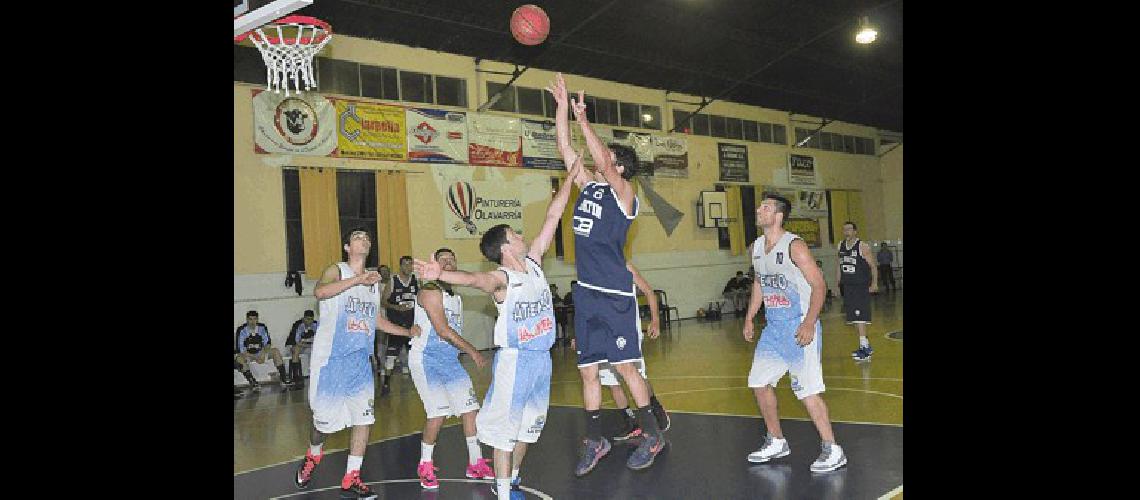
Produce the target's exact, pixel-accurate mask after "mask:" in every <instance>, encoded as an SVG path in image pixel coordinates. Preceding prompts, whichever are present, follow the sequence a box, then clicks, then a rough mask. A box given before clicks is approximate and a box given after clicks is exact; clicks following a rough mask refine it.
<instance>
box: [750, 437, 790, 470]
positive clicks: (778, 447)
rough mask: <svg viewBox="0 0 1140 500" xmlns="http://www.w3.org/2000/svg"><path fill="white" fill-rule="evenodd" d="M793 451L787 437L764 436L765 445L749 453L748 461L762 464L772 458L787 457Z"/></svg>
mask: <svg viewBox="0 0 1140 500" xmlns="http://www.w3.org/2000/svg"><path fill="white" fill-rule="evenodd" d="M791 453H792V449H791V448H789V447H788V441H787V440H786V439H781V438H774V437H772V436H765V437H764V445H763V446H761V447H760V449H759V450H756V451H754V452H752V453H749V454H748V461H749V462H752V463H754V464H761V463H764V462H767V461H769V460H772V459H773V458H780V457H786V456H788V455H789V454H791Z"/></svg>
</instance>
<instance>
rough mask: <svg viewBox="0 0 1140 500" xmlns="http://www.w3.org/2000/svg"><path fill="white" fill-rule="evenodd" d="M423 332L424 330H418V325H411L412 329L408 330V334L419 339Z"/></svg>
mask: <svg viewBox="0 0 1140 500" xmlns="http://www.w3.org/2000/svg"><path fill="white" fill-rule="evenodd" d="M423 332H424V330H423V329H422V328H420V325H412V327H411V328H409V329H408V333H411V334H412V336H413V337H419V336H420V334H421V333H423Z"/></svg>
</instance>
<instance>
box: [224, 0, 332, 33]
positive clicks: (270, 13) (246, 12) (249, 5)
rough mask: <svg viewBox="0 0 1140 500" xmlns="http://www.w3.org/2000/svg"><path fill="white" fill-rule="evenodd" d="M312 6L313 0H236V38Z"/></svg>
mask: <svg viewBox="0 0 1140 500" xmlns="http://www.w3.org/2000/svg"><path fill="white" fill-rule="evenodd" d="M312 4H313V0H234V37H237V36H238V35H241V34H242V33H245V32H247V31H249V30H252V29H254V28H257V27H259V26H262V25H264V24H265V23H268V22H269V21H273V20H275V19H279V18H281V17H284V16H287V15H289V14H290V13H292V12H294V11H296V10H297V9H300V8H302V7H305V6H307V5H312Z"/></svg>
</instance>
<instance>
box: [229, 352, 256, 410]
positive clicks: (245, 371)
mask: <svg viewBox="0 0 1140 500" xmlns="http://www.w3.org/2000/svg"><path fill="white" fill-rule="evenodd" d="M234 369H235V370H237V371H239V372H241V374H242V376H244V377H245V380H246V381H247V382H249V388H250V390H251V391H253V392H260V391H261V384H259V383H257V379H255V378H253V373H252V372H250V371H249V366H247V365H246V363H245V358H243V357H240V356H238V351H237V349H236V348H235V349H234ZM240 397H241V389H238V388H237V386H236V385H235V386H234V399H238V398H240Z"/></svg>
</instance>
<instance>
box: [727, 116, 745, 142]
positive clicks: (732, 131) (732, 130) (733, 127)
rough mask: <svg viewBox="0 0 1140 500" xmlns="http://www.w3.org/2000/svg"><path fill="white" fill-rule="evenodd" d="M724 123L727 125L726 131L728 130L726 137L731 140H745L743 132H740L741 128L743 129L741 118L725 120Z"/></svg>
mask: <svg viewBox="0 0 1140 500" xmlns="http://www.w3.org/2000/svg"><path fill="white" fill-rule="evenodd" d="M724 123H725V125H727V127H725V129H726V130H727V133H726V134H725V137H727V138H729V139H741V138H743V135H741V134H742V132H741V130H740V128H741V125H740V118H725V119H724Z"/></svg>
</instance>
